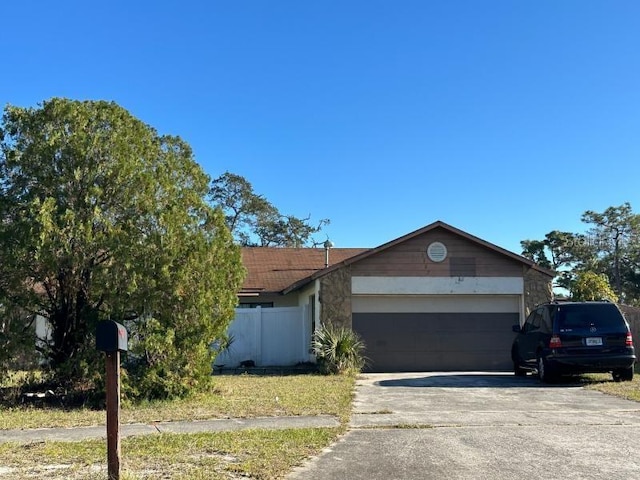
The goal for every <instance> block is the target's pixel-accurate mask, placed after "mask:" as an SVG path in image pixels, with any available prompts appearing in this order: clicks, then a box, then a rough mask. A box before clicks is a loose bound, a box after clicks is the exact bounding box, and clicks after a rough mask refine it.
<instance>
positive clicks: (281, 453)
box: [0, 428, 340, 480]
mask: <svg viewBox="0 0 640 480" xmlns="http://www.w3.org/2000/svg"><path fill="white" fill-rule="evenodd" d="M339 431H340V429H339V428H313V429H312V428H308V429H291V430H247V431H242V432H238V431H236V432H219V433H200V434H189V435H186V434H184V435H183V434H163V435H149V436H140V437H130V438H126V439H124V440H123V441H122V472H123V479H125V480H129V479H131V480H134V479H135V480H138V479H157V478H162V479H195V480H199V479H218V478H219V479H231V478H239V477H249V478H255V479H272V478H281V477H283V476H284V475H285V474H287V473H288V472H289V471H291V469H292V468H293V467H294V466H296V465H300V464H301V463H302V462H303V461H304V459H306V458H308V457H309V456H312V455H315V454H318V453H319V452H320V451H321V450H322V449H323V448H324V447H325V446H327V445H328V444H329V443H331V441H332V440H333V439H334V438H335V437H336V435H337V434H338V433H339ZM0 457H2V459H3V468H4V475H2V478H3V479H18V478H35V479H40V478H41V479H48V480H51V479H52V478H68V479H86V478H96V479H97V478H106V469H107V467H106V446H105V442H104V441H97V440H95V441H87V442H82V443H65V442H46V443H45V442H42V443H36V444H30V445H16V444H0ZM34 465H36V466H34ZM56 475H59V476H56Z"/></svg>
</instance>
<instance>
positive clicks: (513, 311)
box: [352, 295, 520, 372]
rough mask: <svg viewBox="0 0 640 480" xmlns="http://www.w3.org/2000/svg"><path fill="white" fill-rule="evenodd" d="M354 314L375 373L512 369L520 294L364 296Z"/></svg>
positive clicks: (355, 302)
mask: <svg viewBox="0 0 640 480" xmlns="http://www.w3.org/2000/svg"><path fill="white" fill-rule="evenodd" d="M352 309H353V314H352V328H353V330H354V331H356V332H357V333H358V334H359V335H360V337H361V338H362V339H363V341H364V342H365V345H366V355H367V357H368V358H369V365H368V370H369V371H373V372H376V371H378V372H382V371H384V372H391V371H434V370H441V371H452V370H462V371H464V370H489V371H496V370H509V369H511V358H510V351H511V342H512V341H513V337H514V335H515V334H514V333H513V331H512V328H511V327H512V325H515V324H517V323H518V322H519V318H520V313H519V309H520V297H519V296H518V295H423V296H405V295H395V296H393V295H390V296H384V295H380V296H366V295H363V296H354V297H353V299H352Z"/></svg>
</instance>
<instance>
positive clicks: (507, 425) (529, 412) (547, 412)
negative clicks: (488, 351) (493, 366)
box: [289, 372, 640, 480]
mask: <svg viewBox="0 0 640 480" xmlns="http://www.w3.org/2000/svg"><path fill="white" fill-rule="evenodd" d="M357 384H358V386H357V392H356V398H355V408H354V414H353V416H352V419H351V429H350V431H349V432H348V433H347V434H346V435H345V436H344V437H343V438H342V439H341V440H340V441H339V442H337V443H336V444H335V445H333V446H332V447H331V448H330V449H328V450H327V451H326V452H324V453H323V454H322V455H321V456H319V457H318V458H316V459H313V460H312V461H310V462H309V463H308V464H307V465H305V466H304V467H302V468H300V469H298V470H296V471H295V472H293V473H292V475H290V477H289V478H291V479H303V478H304V479H318V480H320V479H344V478H349V479H367V480H371V479H378V478H382V479H434V480H435V479H437V480H442V479H492V480H493V479H496V480H507V479H514V480H515V479H518V480H522V479H527V480H531V479H580V480H585V479H605V478H606V479H613V478H615V479H640V404H639V403H636V402H631V401H626V400H622V399H618V398H615V397H611V396H608V395H604V394H602V393H599V392H595V391H589V390H585V389H584V388H582V387H580V386H577V385H570V384H567V385H552V386H546V385H542V384H540V383H539V382H538V380H536V379H535V378H532V377H526V378H518V377H515V376H513V374H506V373H505V374H500V373H498V374H496V373H482V372H479V373H451V372H446V373H407V374H367V375H363V376H362V379H361V380H359V381H358V382H357Z"/></svg>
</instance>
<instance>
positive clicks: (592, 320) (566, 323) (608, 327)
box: [556, 304, 627, 333]
mask: <svg viewBox="0 0 640 480" xmlns="http://www.w3.org/2000/svg"><path fill="white" fill-rule="evenodd" d="M556 318H557V327H558V329H559V331H560V333H564V332H576V333H578V332H589V330H590V328H591V327H595V328H597V329H598V332H602V333H604V332H610V333H623V332H626V331H627V325H626V323H625V321H624V318H623V317H622V314H621V313H620V311H619V310H618V309H617V308H616V307H615V305H613V304H591V305H589V304H585V305H561V306H559V307H558V313H557V315H556Z"/></svg>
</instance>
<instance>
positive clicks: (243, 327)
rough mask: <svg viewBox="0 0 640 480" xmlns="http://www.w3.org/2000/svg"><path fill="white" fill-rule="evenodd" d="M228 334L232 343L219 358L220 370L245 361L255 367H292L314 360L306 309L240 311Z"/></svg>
mask: <svg viewBox="0 0 640 480" xmlns="http://www.w3.org/2000/svg"><path fill="white" fill-rule="evenodd" d="M227 334H228V335H230V336H231V337H232V339H233V341H232V343H231V346H230V348H229V349H228V350H227V351H223V352H221V353H219V354H218V356H217V357H216V360H215V365H216V366H217V367H222V366H224V367H225V368H235V367H238V366H240V363H241V362H246V361H253V362H254V365H255V366H256V367H267V366H291V365H296V364H298V363H301V362H308V361H310V360H311V357H310V353H309V349H310V347H311V319H310V318H309V312H308V307H307V306H304V307H286V308H260V307H258V308H238V309H236V316H235V319H234V320H233V321H232V322H231V325H229V328H228V330H227Z"/></svg>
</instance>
